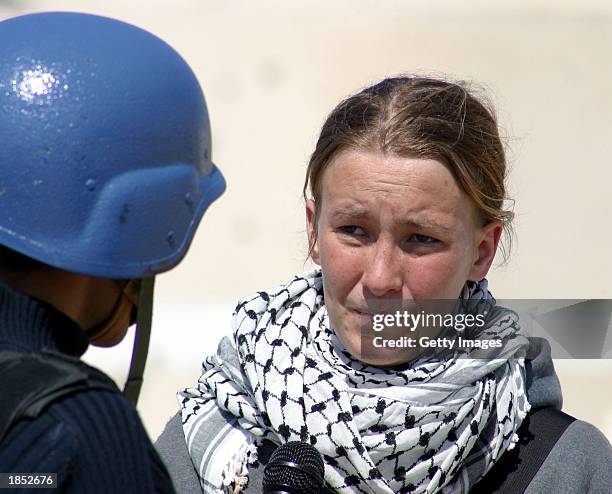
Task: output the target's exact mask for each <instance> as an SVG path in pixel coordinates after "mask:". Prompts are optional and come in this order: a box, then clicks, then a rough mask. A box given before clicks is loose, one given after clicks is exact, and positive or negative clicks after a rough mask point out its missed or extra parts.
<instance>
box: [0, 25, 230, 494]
mask: <svg viewBox="0 0 612 494" xmlns="http://www.w3.org/2000/svg"><path fill="white" fill-rule="evenodd" d="M0 58H1V59H2V61H3V63H2V65H1V66H0V211H2V213H1V214H0V395H1V396H2V402H1V403H0V472H3V475H0V484H1V485H0V487H6V486H15V487H23V486H24V485H26V483H29V482H32V483H34V484H39V483H40V482H48V484H47V485H48V486H52V485H53V486H55V487H56V488H57V490H58V492H70V493H72V492H74V493H77V492H79V493H81V492H88V493H94V492H95V493H98V492H100V493H108V492H130V493H137V492H173V491H174V489H173V487H172V482H171V480H170V478H169V476H168V473H167V471H166V469H165V467H164V466H163V463H162V462H161V460H160V458H159V456H158V455H157V453H156V452H155V450H154V448H153V446H152V444H151V441H150V439H149V438H148V436H147V434H146V432H145V430H144V427H143V425H142V423H141V421H140V419H139V417H138V414H137V412H136V409H135V406H134V405H135V402H136V400H137V398H138V393H139V390H140V385H141V383H142V373H143V370H144V364H145V361H146V354H147V346H148V339H149V331H150V326H151V314H152V300H153V282H154V277H155V275H157V274H158V273H161V272H163V271H167V270H169V269H172V268H173V267H174V266H175V265H177V264H178V263H179V262H180V261H181V259H182V258H183V257H184V256H185V254H186V252H187V249H188V247H189V245H190V243H191V241H192V239H193V236H194V233H195V230H196V228H197V226H198V224H199V222H200V220H201V218H202V215H203V214H204V212H205V211H206V209H207V208H208V206H209V205H210V204H211V203H212V202H213V201H214V200H216V199H217V198H218V197H219V196H220V195H221V194H222V193H223V191H224V189H225V181H224V178H223V176H222V174H221V172H220V171H219V170H218V168H217V167H216V166H215V165H214V164H213V162H212V160H211V135H210V124H209V120H208V112H207V108H206V104H205V101H204V96H203V94H202V91H201V89H200V86H199V84H198V82H197V79H196V77H195V75H194V74H193V72H192V70H191V69H190V68H189V66H188V65H187V64H186V62H185V61H184V60H183V59H182V58H181V57H180V56H179V55H178V54H177V53H176V51H174V50H173V49H172V48H171V47H170V46H168V45H167V44H166V43H165V42H163V41H162V40H160V39H159V38H157V37H155V36H153V35H152V34H150V33H148V32H146V31H144V30H142V29H139V28H137V27H135V26H132V25H129V24H126V23H123V22H120V21H117V20H113V19H109V18H105V17H99V16H94V15H87V14H76V13H40V14H32V15H26V16H21V17H16V18H12V19H8V20H5V21H2V22H0ZM133 323H137V327H136V339H135V344H134V352H133V356H132V363H131V369H130V376H129V378H128V382H127V384H126V389H125V396H124V395H122V394H121V393H120V392H118V390H117V389H116V386H115V385H114V383H113V382H112V381H111V380H110V379H109V378H108V377H107V376H105V375H104V374H103V373H101V372H100V371H97V370H95V369H93V368H91V367H89V366H87V365H86V364H84V363H83V362H81V361H80V359H79V358H80V356H81V355H82V354H83V353H84V352H85V350H86V349H87V347H88V345H89V344H90V343H92V344H94V345H99V346H113V345H115V344H117V343H118V342H120V341H121V340H122V339H123V338H124V336H125V334H126V331H127V329H128V327H129V326H130V325H131V324H133ZM130 400H131V401H130ZM16 474H55V477H49V478H51V481H49V480H48V479H46V477H44V478H42V479H41V478H40V477H37V476H36V475H30V476H24V475H21V476H20V475H16ZM49 482H51V483H49ZM51 484H52V485H51Z"/></svg>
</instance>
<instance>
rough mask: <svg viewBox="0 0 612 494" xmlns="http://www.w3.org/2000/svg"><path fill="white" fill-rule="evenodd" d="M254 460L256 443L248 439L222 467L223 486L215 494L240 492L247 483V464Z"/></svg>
mask: <svg viewBox="0 0 612 494" xmlns="http://www.w3.org/2000/svg"><path fill="white" fill-rule="evenodd" d="M256 461H257V445H256V444H255V442H254V441H252V440H249V441H247V442H245V443H244V444H242V445H241V446H240V447H239V448H238V450H237V451H236V453H234V455H233V456H232V457H231V458H230V460H229V461H228V462H227V464H226V465H225V467H224V468H223V471H222V473H221V477H222V479H223V487H222V489H221V490H218V491H216V492H215V494H228V493H229V494H240V493H241V492H242V491H243V490H244V489H245V488H246V485H247V483H248V465H251V464H253V463H255V462H256Z"/></svg>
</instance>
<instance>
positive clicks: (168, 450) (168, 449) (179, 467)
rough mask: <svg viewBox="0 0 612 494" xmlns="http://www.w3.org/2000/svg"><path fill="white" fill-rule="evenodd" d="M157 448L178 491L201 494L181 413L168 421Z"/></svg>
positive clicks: (156, 443)
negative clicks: (188, 448)
mask: <svg viewBox="0 0 612 494" xmlns="http://www.w3.org/2000/svg"><path fill="white" fill-rule="evenodd" d="M155 447H156V448H157V451H158V452H159V454H160V456H161V458H162V459H163V461H164V463H165V464H166V467H167V468H168V472H169V473H170V477H171V478H172V482H173V483H174V487H175V488H176V491H177V492H181V493H185V494H192V493H194V494H200V493H201V492H202V488H201V487H200V481H199V479H198V474H197V472H196V470H195V468H194V466H193V462H192V461H191V457H190V456H189V451H188V450H187V443H186V442H185V434H184V433H183V425H182V420H181V414H180V413H177V414H176V415H175V416H174V417H172V418H171V419H170V420H169V421H168V423H167V424H166V427H165V428H164V430H163V431H162V433H161V435H160V436H159V437H158V438H157V441H155Z"/></svg>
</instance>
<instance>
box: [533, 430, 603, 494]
mask: <svg viewBox="0 0 612 494" xmlns="http://www.w3.org/2000/svg"><path fill="white" fill-rule="evenodd" d="M610 486H612V447H611V446H610V442H609V441H608V439H607V438H606V437H605V435H604V434H603V433H602V432H601V431H600V430H599V429H598V428H597V427H595V426H593V425H592V424H589V423H588V422H584V421H582V420H575V421H574V422H572V423H571V424H570V425H569V426H568V427H567V429H566V430H565V431H564V432H563V434H562V435H561V437H559V439H558V441H557V442H556V443H555V446H554V447H553V449H552V450H551V451H550V453H549V454H548V456H547V457H546V459H545V460H544V462H543V463H542V465H541V467H540V469H539V470H538V472H537V473H536V475H535V476H534V478H533V480H532V481H531V483H530V484H529V487H528V489H527V490H526V491H525V492H526V493H527V494H538V493H549V492H567V493H580V494H587V493H588V494H599V493H601V494H607V493H608V492H610Z"/></svg>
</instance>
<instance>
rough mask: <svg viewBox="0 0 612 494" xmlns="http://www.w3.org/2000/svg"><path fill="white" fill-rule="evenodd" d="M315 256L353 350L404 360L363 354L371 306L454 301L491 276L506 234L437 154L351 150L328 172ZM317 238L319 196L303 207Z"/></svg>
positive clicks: (334, 320) (383, 360) (335, 321)
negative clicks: (482, 218) (485, 219)
mask: <svg viewBox="0 0 612 494" xmlns="http://www.w3.org/2000/svg"><path fill="white" fill-rule="evenodd" d="M321 185H322V187H321V210H320V211H319V216H318V227H317V236H316V237H317V240H316V243H315V245H314V248H313V252H312V257H313V260H314V261H315V262H316V263H317V264H319V265H320V266H321V268H322V271H323V283H324V285H323V287H324V293H325V304H326V306H327V310H328V313H329V317H330V322H331V326H332V328H333V329H334V331H335V333H336V335H337V336H338V338H339V339H340V340H341V341H342V343H343V344H344V345H345V347H346V348H347V350H348V351H349V352H350V353H351V354H352V355H353V356H355V357H356V358H359V359H361V360H363V361H365V362H367V363H370V364H375V365H395V364H400V363H403V362H404V361H406V360H408V358H407V357H406V356H404V357H401V356H398V352H397V351H391V352H388V353H385V352H384V351H383V352H380V353H379V354H378V355H376V356H373V355H369V354H368V356H366V355H364V354H362V348H361V346H362V342H363V336H364V334H363V328H364V324H365V325H367V323H368V322H369V323H370V326H371V321H372V314H375V313H380V312H382V311H383V310H384V308H385V307H386V308H388V307H391V306H394V304H395V307H397V306H398V303H404V302H406V301H410V300H431V299H435V300H441V299H456V298H457V297H458V296H459V294H460V292H461V289H462V287H463V285H464V284H465V282H466V280H474V281H479V280H481V279H482V278H484V277H485V275H486V273H487V271H488V269H489V267H490V265H491V262H492V261H493V257H494V255H495V250H496V248H497V243H498V240H499V236H500V233H501V224H500V222H499V221H492V222H489V223H488V224H487V225H486V226H481V225H480V224H479V221H478V219H477V218H478V216H477V213H476V208H475V206H474V205H473V203H472V201H471V200H470V198H469V197H468V196H467V195H466V194H465V193H464V192H463V191H462V189H461V188H460V187H459V185H458V184H457V182H456V181H455V179H454V177H453V175H452V174H451V172H450V171H449V169H448V168H447V167H446V166H445V165H444V164H442V163H441V162H439V161H436V160H433V159H418V158H400V157H397V156H389V155H385V154H382V153H379V152H368V151H357V150H346V151H343V152H341V153H339V154H338V155H337V156H336V157H335V159H334V160H333V161H332V162H331V163H330V164H329V166H328V167H327V169H326V170H325V172H324V173H323V176H322V184H321ZM306 216H307V224H308V233H309V238H310V240H311V242H312V241H313V238H314V218H315V208H314V202H313V201H308V203H307V205H306Z"/></svg>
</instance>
